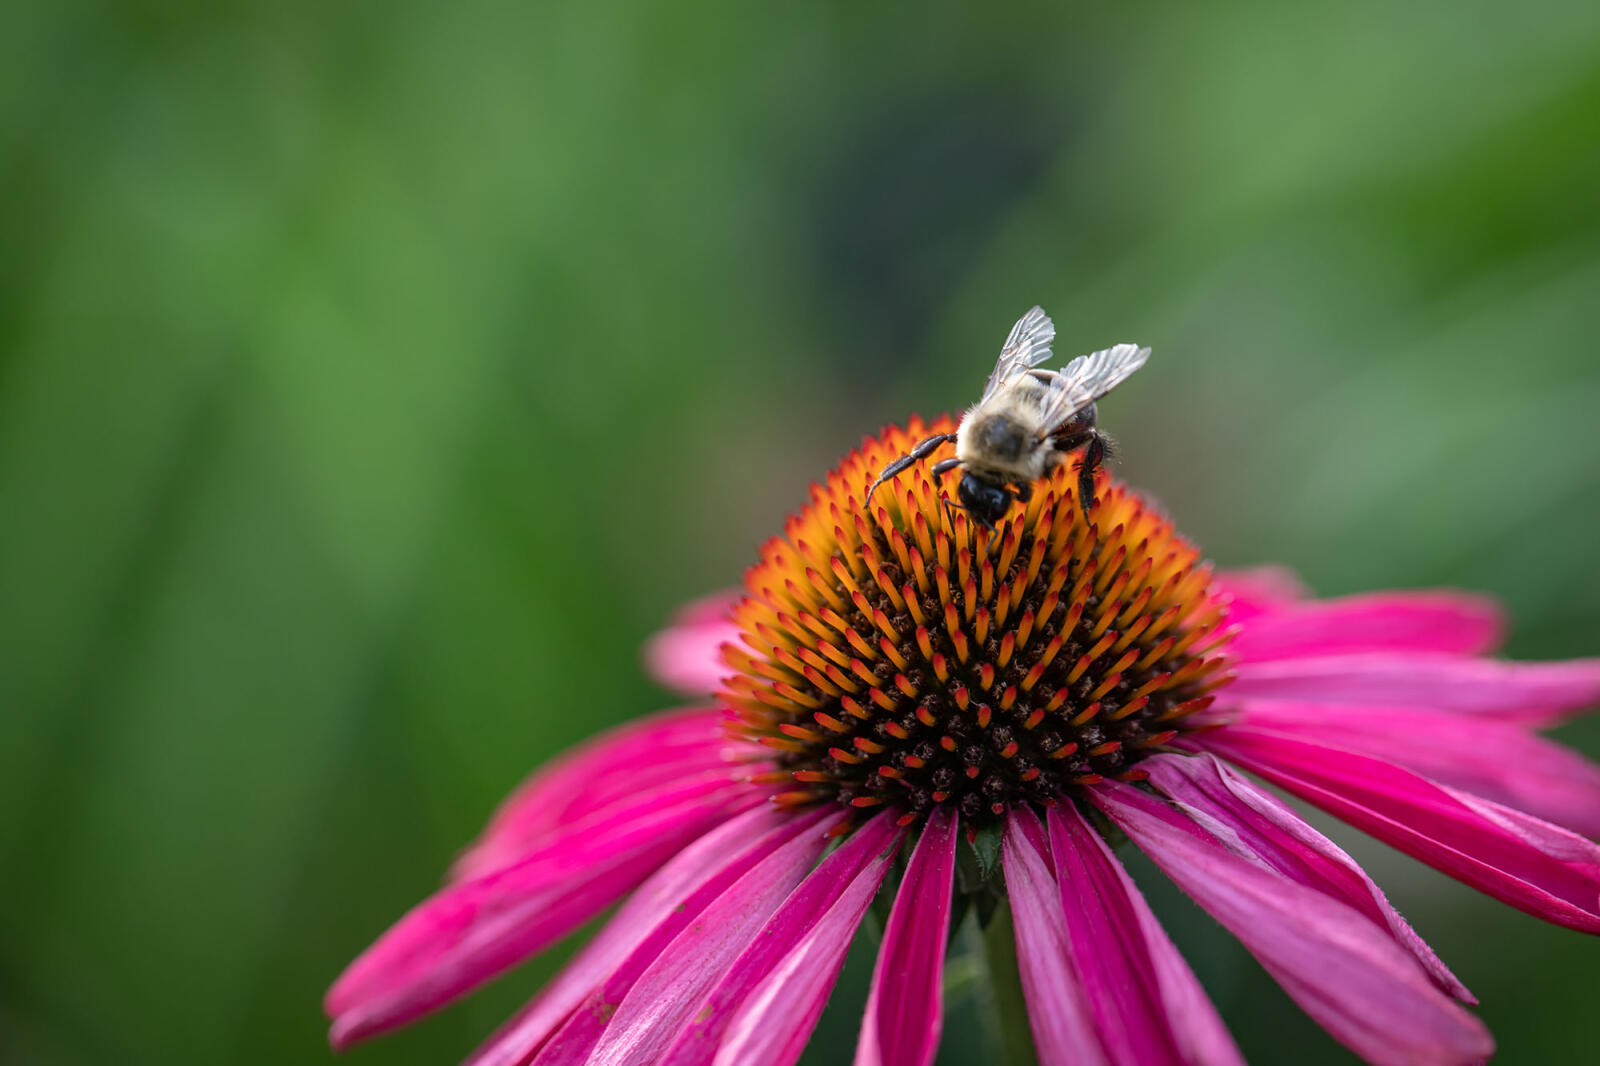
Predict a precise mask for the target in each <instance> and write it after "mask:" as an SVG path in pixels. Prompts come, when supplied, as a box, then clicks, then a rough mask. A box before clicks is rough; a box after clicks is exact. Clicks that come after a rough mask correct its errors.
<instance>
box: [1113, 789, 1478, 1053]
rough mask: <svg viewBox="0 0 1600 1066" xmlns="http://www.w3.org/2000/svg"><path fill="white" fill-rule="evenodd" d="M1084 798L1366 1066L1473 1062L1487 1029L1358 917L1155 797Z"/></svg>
mask: <svg viewBox="0 0 1600 1066" xmlns="http://www.w3.org/2000/svg"><path fill="white" fill-rule="evenodd" d="M1090 795H1091V798H1092V799H1093V801H1094V802H1095V803H1096V804H1097V805H1098V806H1099V807H1100V808H1101V809H1102V810H1104V811H1105V812H1106V813H1107V814H1109V815H1110V816H1111V818H1112V820H1113V821H1115V822H1116V823H1117V825H1119V826H1121V827H1122V829H1124V830H1125V831H1126V832H1127V833H1128V835H1129V836H1130V837H1131V838H1132V839H1133V840H1134V842H1135V843H1136V844H1138V845H1139V847H1140V848H1142V849H1143V850H1144V851H1145V853H1146V854H1148V855H1149V856H1150V858H1151V859H1153V860H1154V861H1155V863H1156V865H1158V866H1160V867H1161V868H1162V870H1164V871H1165V872H1166V874H1167V876H1168V877H1170V878H1172V880H1173V881H1175V882H1176V883H1177V884H1178V886H1179V887H1180V888H1182V889H1183V890H1184V891H1185V892H1187V893H1188V894H1189V895H1190V896H1192V897H1193V898H1194V899H1195V901H1196V902H1197V903H1199V904H1200V905H1201V906H1202V907H1203V908H1205V910H1206V911H1207V912H1208V913H1209V914H1210V915H1211V916H1212V917H1213V918H1215V919H1216V920H1217V921H1218V922H1220V923H1221V924H1222V925H1223V926H1224V927H1226V928H1227V929H1228V930H1229V931H1230V932H1232V933H1233V934H1234V936H1236V937H1238V938H1239V940H1240V942H1241V943H1243V944H1244V946H1245V947H1246V948H1247V949H1248V950H1249V951H1250V953H1251V954H1253V955H1254V956H1255V957H1256V958H1257V959H1258V960H1259V961H1260V962H1261V964H1262V966H1264V967H1265V968H1266V969H1267V971H1268V972H1269V973H1271V974H1272V976H1273V977H1274V978H1275V979H1276V980H1277V981H1278V983H1279V984H1281V985H1282V986H1283V988H1284V991H1286V992H1287V993H1289V995H1290V997H1292V998H1293V999H1294V1001H1295V1002H1296V1003H1298V1004H1300V1006H1301V1007H1302V1008H1303V1009H1304V1010H1305V1011H1306V1013H1307V1014H1309V1015H1311V1017H1312V1018H1314V1019H1315V1020H1316V1021H1317V1022H1318V1023H1319V1024H1320V1025H1322V1026H1323V1027H1324V1028H1325V1029H1327V1030H1328V1032H1329V1033H1330V1034H1331V1035H1332V1036H1333V1037H1334V1039H1336V1040H1338V1041H1339V1042H1340V1043H1342V1044H1344V1045H1345V1046H1346V1047H1348V1048H1350V1050H1352V1051H1354V1052H1355V1053H1356V1054H1358V1055H1360V1056H1361V1057H1362V1058H1364V1059H1366V1060H1367V1061H1368V1062H1370V1063H1373V1064H1375V1066H1445V1064H1465V1063H1475V1062H1480V1061H1482V1060H1484V1059H1486V1058H1488V1056H1489V1055H1490V1053H1491V1052H1492V1051H1493V1049H1494V1045H1493V1041H1492V1040H1491V1039H1490V1037H1489V1034H1488V1031H1487V1030H1485V1029H1484V1027H1483V1025H1482V1023H1480V1022H1479V1021H1478V1019H1477V1018H1475V1017H1473V1016H1472V1015H1471V1014H1468V1013H1467V1012H1466V1011H1464V1010H1462V1009H1461V1007H1459V1006H1458V1005H1457V1004H1455V1003H1453V1002H1452V1001H1451V1000H1450V999H1449V998H1447V997H1446V996H1445V995H1444V994H1443V993H1441V992H1440V991H1439V990H1438V989H1437V988H1435V987H1434V986H1433V984H1432V983H1431V982H1430V980H1429V979H1428V975H1427V974H1425V973H1424V972H1423V971H1422V968H1421V967H1419V966H1418V965H1417V963H1416V960H1415V959H1414V958H1413V957H1412V956H1411V955H1410V954H1409V953H1407V952H1405V951H1403V950H1402V949H1401V948H1400V947H1399V946H1398V945H1396V944H1395V942H1394V940H1392V939H1391V938H1390V936H1389V934H1388V932H1387V931H1386V930H1383V929H1380V928H1379V927H1378V926H1377V925H1375V924H1374V923H1373V922H1372V921H1371V920H1370V919H1368V918H1367V917H1366V916H1365V915H1363V914H1360V913H1358V912H1357V911H1356V910H1354V909H1352V908H1351V907H1349V906H1347V905H1345V904H1344V903H1341V902H1339V901H1337V900H1335V899H1333V898H1331V897H1329V896H1326V895H1324V894H1323V893H1322V892H1320V891H1317V890H1316V889H1313V888H1309V887H1307V886H1306V885H1303V884H1300V883H1298V882H1296V881H1291V880H1289V879H1287V878H1285V877H1283V876H1281V875H1280V874H1278V873H1277V872H1276V871H1275V870H1271V869H1268V868H1267V867H1266V866H1263V865H1260V864H1259V863H1256V862H1252V861H1250V860H1248V859H1245V858H1243V857H1241V856H1239V855H1236V854H1234V853H1233V852H1231V851H1229V850H1228V849H1227V848H1225V847H1224V846H1223V845H1222V844H1221V843H1220V842H1218V841H1217V840H1216V839H1215V838H1213V837H1211V836H1210V834H1208V833H1206V832H1205V831H1204V830H1202V829H1201V828H1200V827H1199V826H1198V825H1197V824H1195V823H1194V822H1192V821H1189V820H1188V819H1186V818H1184V817H1183V816H1182V815H1180V814H1179V813H1178V812H1176V811H1174V810H1173V809H1172V808H1170V807H1168V806H1166V805H1165V804H1163V803H1162V802H1161V801H1159V800H1157V799H1156V798H1155V797H1153V796H1150V795H1147V794H1146V793H1143V792H1141V791H1139V790H1138V789H1136V788H1132V787H1129V786H1127V785H1122V784H1118V783H1116V782H1108V783H1106V784H1105V785H1101V786H1097V787H1095V788H1094V789H1092V790H1091V792H1090Z"/></svg>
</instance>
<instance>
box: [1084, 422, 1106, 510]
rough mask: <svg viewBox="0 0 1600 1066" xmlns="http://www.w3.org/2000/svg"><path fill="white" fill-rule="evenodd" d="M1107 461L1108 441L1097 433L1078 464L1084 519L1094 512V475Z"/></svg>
mask: <svg viewBox="0 0 1600 1066" xmlns="http://www.w3.org/2000/svg"><path fill="white" fill-rule="evenodd" d="M1105 461H1106V439H1105V438H1104V437H1102V436H1101V435H1100V434H1099V433H1095V434H1094V436H1093V437H1092V438H1090V440H1089V446H1088V447H1087V448H1085V449H1084V450H1083V458H1082V459H1081V460H1080V461H1079V463H1078V501H1079V506H1081V507H1082V508H1083V514H1084V517H1085V518H1087V517H1088V516H1089V512H1090V511H1092V510H1094V505H1095V498H1094V475H1095V472H1096V471H1097V470H1099V469H1100V467H1101V465H1102V464H1104V463H1105Z"/></svg>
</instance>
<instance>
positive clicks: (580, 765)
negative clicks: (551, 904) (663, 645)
mask: <svg viewBox="0 0 1600 1066" xmlns="http://www.w3.org/2000/svg"><path fill="white" fill-rule="evenodd" d="M724 717H725V713H724V712H723V711H721V710H718V709H716V708H693V709H689V710H678V711H663V712H662V713H660V714H653V715H649V716H648V717H645V718H641V719H639V720H637V721H633V722H629V723H627V724H626V725H622V726H618V727H617V728H615V729H610V730H607V731H606V732H604V733H601V734H600V735H599V736H597V737H595V738H594V739H593V740H589V741H587V742H585V743H584V744H582V745H580V746H578V747H577V748H574V749H573V750H571V751H569V752H567V753H566V754H564V755H562V756H559V757H558V758H557V759H556V760H555V761H554V762H551V763H549V764H547V765H546V766H544V767H543V768H542V769H540V770H539V771H538V772H536V773H535V774H533V775H532V776H531V777H529V778H528V779H527V780H526V781H524V782H523V783H522V784H521V785H519V786H517V789H516V790H515V791H514V792H512V793H511V795H510V796H509V797H507V798H506V800H505V801H504V802H503V803H501V804H500V807H499V809H498V810H496V811H495V813H494V815H493V816H492V817H491V818H490V819H489V824H488V826H487V827H486V828H485V829H484V831H483V834H482V835H481V836H480V837H479V838H478V840H477V841H476V842H475V843H473V845H472V846H471V847H470V848H468V849H467V850H466V851H465V852H463V853H462V855H461V857H460V858H458V859H457V860H456V863H455V867H454V869H452V871H451V880H453V881H465V880H470V879H472V878H474V877H482V876H483V875H484V874H487V873H489V872H491V871H493V870H496V869H500V868H503V867H506V866H509V865H511V864H512V863H514V862H516V861H517V860H518V859H520V858H522V856H523V855H525V854H526V853H527V852H528V850H529V849H530V848H531V847H533V846H534V845H535V844H537V843H538V841H539V839H540V838H541V837H543V836H545V835H546V834H548V833H551V832H554V831H555V830H557V829H559V828H560V827H561V826H563V825H566V824H570V823H572V822H576V821H578V820H580V819H582V818H584V817H586V816H587V815H589V814H591V813H593V812H594V811H597V810H600V809H601V808H603V807H607V806H610V805H611V804H612V803H615V802H617V801H618V800H622V799H625V798H627V797H629V796H635V795H638V794H639V793H640V792H641V791H643V790H645V789H651V788H655V787H657V786H658V785H665V784H668V783H670V782H672V781H674V780H677V779H680V778H685V777H693V776H695V775H697V774H702V773H705V772H706V771H708V770H715V769H717V768H719V767H722V766H725V765H726V763H725V760H724V757H723V748H724V746H725V743H726V742H725V740H724V737H723V720H724ZM728 772H729V776H730V777H732V776H734V770H733V768H731V767H730V768H729V770H728Z"/></svg>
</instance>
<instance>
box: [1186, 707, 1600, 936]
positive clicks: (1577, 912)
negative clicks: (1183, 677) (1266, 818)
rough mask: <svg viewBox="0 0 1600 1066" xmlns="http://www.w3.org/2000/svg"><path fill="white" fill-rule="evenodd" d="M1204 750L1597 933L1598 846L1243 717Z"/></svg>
mask: <svg viewBox="0 0 1600 1066" xmlns="http://www.w3.org/2000/svg"><path fill="white" fill-rule="evenodd" d="M1201 743H1203V746H1204V747H1205V749H1206V750H1208V751H1211V752H1214V753H1216V754H1218V755H1221V756H1222V757H1223V758H1225V759H1227V760H1229V761H1230V762H1232V763H1235V764H1236V765H1239V766H1242V767H1244V768H1245V769H1247V770H1249V771H1250V772H1252V773H1254V774H1257V775H1259V776H1261V777H1264V778H1266V779H1267V780H1268V781H1271V782H1272V783H1273V784H1275V785H1278V786H1280V787H1282V788H1285V789H1287V790H1288V791H1290V792H1293V793H1294V794H1295V795H1297V796H1299V797H1301V798H1302V799H1304V800H1307V801H1308V802H1310V803H1313V804H1315V805H1316V806H1318V807H1321V808H1322V809H1323V810H1325V811H1327V812H1328V813H1329V814H1332V815H1334V816H1335V817H1337V818H1342V819H1344V820H1345V821H1347V822H1349V823H1350V824H1351V825H1353V826H1355V827H1356V828H1358V829H1362V830H1365V831H1366V832H1368V833H1371V834H1372V835H1373V836H1375V837H1377V838H1378V839H1379V840H1382V841H1384V842H1385V843H1388V844H1392V845H1394V846H1395V847H1397V848H1399V849H1400V850H1401V851H1404V852H1405V853H1406V854H1408V855H1412V856H1414V857H1416V858H1418V859H1421V860H1422V861H1423V862H1425V863H1427V864H1428V865H1430V866H1432V867H1434V868H1435V869H1437V870H1440V871H1441V872H1443V873H1446V874H1449V875H1450V876H1451V877H1454V878H1455V879H1456V880H1458V881H1461V882H1463V883H1464V884H1468V885H1471V886H1472V887H1473V888H1476V889H1478V890H1479V891H1480V892H1484V893H1486V894H1488V895H1490V896H1493V897H1494V898H1496V899H1498V900H1502V901H1503V902H1506V903H1509V904H1511V905H1512V906H1513V907H1516V908H1517V909H1518V910H1522V911H1526V912H1527V913H1529V914H1532V915H1534V916H1535V917H1538V918H1543V919H1544V920H1545V921H1548V922H1554V923H1555V924H1557V925H1564V926H1567V927H1568V928H1570V929H1580V930H1583V931H1585V932H1591V933H1600V846H1596V845H1595V844H1594V842H1593V841H1590V840H1586V839H1584V838H1583V837H1581V836H1579V835H1577V834H1576V833H1573V832H1570V831H1568V830H1565V829H1561V828H1559V827H1558V826H1554V825H1551V824H1550V823H1548V822H1544V821H1541V820H1539V819H1538V818H1535V817H1533V816H1532V815H1529V814H1523V813H1522V812H1521V811H1517V810H1513V809H1512V808H1510V807H1504V806H1501V805H1500V804H1498V803H1494V802H1492V801H1490V800H1486V799H1481V798H1479V797H1476V796H1473V795H1471V794H1469V793H1466V792H1461V791H1458V790H1456V789H1453V788H1449V787H1447V786H1445V785H1440V784H1437V783H1435V782H1433V781H1430V780H1428V779H1427V778H1425V777H1423V776H1421V775H1420V774H1415V773H1413V772H1411V771H1410V770H1407V769H1405V768H1403V767H1400V766H1396V765H1394V764H1393V763H1389V762H1385V761H1383V760H1381V759H1374V758H1372V757H1370V756H1366V755H1361V754H1359V753H1357V752H1352V751H1346V750H1343V749H1340V748H1334V747H1329V746H1327V745H1324V744H1315V743H1312V742H1310V741H1306V740H1300V739H1296V738H1293V737H1288V736H1282V735H1278V734H1275V733H1269V732H1266V731H1264V730H1259V729H1254V728H1252V727H1250V726H1247V725H1240V726H1228V727H1227V728H1224V729H1220V730H1217V731H1216V732H1215V733H1211V734H1207V735H1206V737H1205V738H1204V740H1203V741H1202V742H1201Z"/></svg>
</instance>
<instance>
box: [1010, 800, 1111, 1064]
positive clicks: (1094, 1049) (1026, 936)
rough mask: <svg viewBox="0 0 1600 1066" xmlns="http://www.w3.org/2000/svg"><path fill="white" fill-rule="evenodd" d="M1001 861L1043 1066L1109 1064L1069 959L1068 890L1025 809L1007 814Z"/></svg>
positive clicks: (1024, 991) (1040, 828) (1030, 1020)
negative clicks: (1065, 891) (1065, 901)
mask: <svg viewBox="0 0 1600 1066" xmlns="http://www.w3.org/2000/svg"><path fill="white" fill-rule="evenodd" d="M1001 860H1002V862H1003V863H1004V868H1005V874H1006V895H1007V896H1008V897H1009V899H1010V902H1011V912H1012V918H1013V920H1014V921H1015V922H1016V927H1017V929H1016V936H1017V969H1018V970H1019V971H1020V972H1021V976H1022V994H1023V996H1024V997H1026V999H1027V1001H1028V1027H1029V1028H1030V1029H1031V1030H1033V1044H1034V1048H1035V1049H1036V1050H1037V1051H1038V1055H1039V1066H1108V1064H1109V1062H1110V1060H1109V1059H1108V1058H1107V1057H1106V1054H1105V1052H1104V1050H1103V1049H1102V1048H1101V1046H1100V1041H1099V1040H1098V1039H1097V1038H1096V1036H1095V1029H1094V1020H1093V1018H1092V1017H1091V1015H1090V1010H1089V1002H1088V994H1087V992H1086V991H1085V990H1084V987H1083V982H1082V980H1081V979H1080V978H1079V976H1078V972H1077V971H1076V970H1075V969H1074V968H1073V967H1072V965H1071V962H1070V959H1071V957H1072V952H1071V948H1070V947H1069V946H1068V943H1067V925H1066V915H1065V914H1064V913H1063V912H1062V905H1061V900H1062V895H1061V892H1062V889H1061V886H1060V885H1059V884H1057V882H1056V879H1055V875H1054V874H1052V873H1051V872H1050V846H1049V845H1048V844H1047V843H1046V842H1045V835H1044V827H1043V826H1041V825H1040V824H1039V819H1038V817H1037V816H1036V815H1035V814H1034V813H1033V812H1032V811H1031V810H1029V809H1028V808H1027V807H1023V806H1018V807H1013V808H1012V809H1011V813H1009V814H1008V815H1007V816H1006V837H1005V844H1004V847H1003V850H1002V852H1001Z"/></svg>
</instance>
